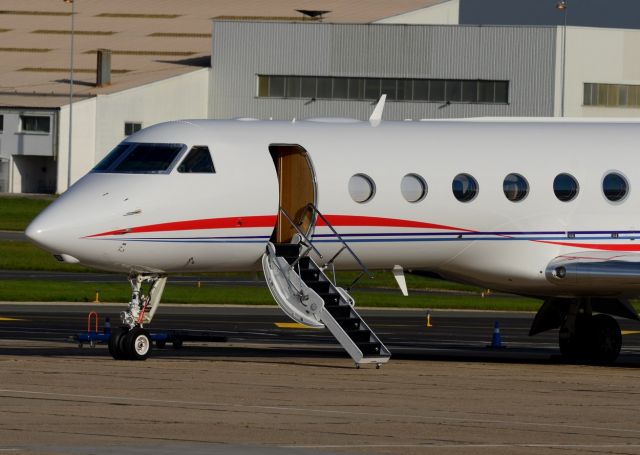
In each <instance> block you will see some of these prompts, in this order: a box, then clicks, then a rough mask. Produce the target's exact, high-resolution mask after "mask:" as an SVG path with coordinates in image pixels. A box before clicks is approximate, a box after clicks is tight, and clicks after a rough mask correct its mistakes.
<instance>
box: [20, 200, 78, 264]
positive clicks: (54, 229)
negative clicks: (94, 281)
mask: <svg viewBox="0 0 640 455" xmlns="http://www.w3.org/2000/svg"><path fill="white" fill-rule="evenodd" d="M54 205H55V203H54V204H52V206H49V207H47V208H46V209H45V210H44V211H43V212H42V213H41V214H40V215H38V216H37V217H36V218H35V219H34V220H33V221H32V222H31V223H30V224H29V226H27V229H26V230H25V232H24V234H25V236H26V237H27V239H29V240H30V241H31V242H33V243H35V244H36V245H37V246H39V247H40V248H42V249H44V250H47V251H49V252H51V253H53V255H54V256H55V257H56V259H58V260H59V261H63V262H72V263H74V262H78V260H77V259H76V258H74V257H73V256H72V255H71V254H69V253H71V250H72V249H73V244H72V243H73V242H71V240H72V238H73V234H72V232H71V231H72V228H71V226H72V224H73V220H72V219H70V218H69V217H68V216H63V215H68V214H64V213H61V211H60V210H57V208H56V207H54ZM63 212H64V211H63Z"/></svg>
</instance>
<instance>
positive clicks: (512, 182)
mask: <svg viewBox="0 0 640 455" xmlns="http://www.w3.org/2000/svg"><path fill="white" fill-rule="evenodd" d="M502 191H504V195H505V197H506V198H507V199H509V200H510V201H511V202H519V201H521V200H523V199H524V198H526V197H527V195H528V194H529V182H527V179H525V178H524V177H523V176H521V175H520V174H509V175H507V176H506V177H505V178H504V181H503V182H502Z"/></svg>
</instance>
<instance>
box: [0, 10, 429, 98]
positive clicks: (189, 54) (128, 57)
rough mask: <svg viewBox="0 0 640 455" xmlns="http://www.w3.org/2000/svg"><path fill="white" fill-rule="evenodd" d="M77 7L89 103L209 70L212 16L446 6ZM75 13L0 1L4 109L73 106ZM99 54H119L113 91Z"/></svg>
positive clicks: (340, 14) (78, 55) (80, 71)
mask: <svg viewBox="0 0 640 455" xmlns="http://www.w3.org/2000/svg"><path fill="white" fill-rule="evenodd" d="M75 1H76V3H75V7H76V17H75V30H76V31H77V32H78V33H77V34H76V35H75V49H76V50H75V53H74V54H75V57H74V58H75V62H74V67H75V68H76V70H77V71H76V75H75V77H74V79H75V81H76V82H77V84H76V85H75V89H74V91H75V92H76V93H77V95H78V96H79V97H83V96H84V97H86V96H93V95H95V94H100V93H110V92H116V91H120V90H124V89H127V88H131V87H135V86H139V85H142V84H146V83H149V82H153V81H156V80H161V79H166V78H168V77H172V76H175V75H178V74H183V73H186V72H190V71H193V70H194V69H195V68H201V67H203V66H208V65H209V55H210V53H211V39H210V35H211V18H213V17H217V16H233V17H244V16H252V17H253V18H254V19H255V18H256V17H265V18H268V17H300V19H302V15H300V14H299V13H297V12H296V10H297V9H314V10H328V11H331V12H330V13H328V14H326V15H325V19H324V20H325V21H326V22H356V23H366V22H371V21H375V20H379V19H381V18H384V17H387V16H391V15H395V14H399V13H402V12H406V11H410V10H415V9H418V8H422V7H425V6H429V5H433V4H436V3H439V2H440V1H441V0H393V1H390V0H350V1H345V0H315V1H314V0H273V1H268V2H266V1H264V0H216V1H215V2H214V1H209V0H179V1H177V0H136V1H135V2H132V1H130V0H109V1H108V2H104V1H96V0H75ZM70 12H71V5H70V4H68V3H64V2H63V1H62V0H60V1H51V0H2V5H0V40H1V42H2V48H0V59H1V61H2V64H1V65H0V107H2V106H26V107H29V106H33V107H57V106H61V105H64V104H66V103H67V98H66V94H67V93H68V90H69V80H68V79H69V48H70V36H69V33H68V32H69V30H70V27H71V17H70ZM236 44H237V43H234V45H236ZM97 48H107V49H112V50H113V51H114V52H113V57H112V63H111V67H112V69H113V70H115V71H114V75H113V77H112V85H111V86H109V87H101V88H96V87H94V83H95V73H94V71H95V67H96V56H95V53H93V51H94V50H95V49H97Z"/></svg>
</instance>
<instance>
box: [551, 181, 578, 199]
mask: <svg viewBox="0 0 640 455" xmlns="http://www.w3.org/2000/svg"><path fill="white" fill-rule="evenodd" d="M579 190H580V187H579V186H578V181H577V180H576V179H575V178H573V176H571V175H569V174H559V175H558V176H557V177H556V178H555V179H554V180H553V192H554V193H555V195H556V197H557V198H558V199H559V200H561V201H562V202H569V201H571V200H573V199H575V198H576V196H577V195H578V191H579Z"/></svg>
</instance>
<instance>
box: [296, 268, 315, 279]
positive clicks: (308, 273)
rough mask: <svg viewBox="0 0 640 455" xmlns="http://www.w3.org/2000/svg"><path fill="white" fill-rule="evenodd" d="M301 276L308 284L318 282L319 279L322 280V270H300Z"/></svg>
mask: <svg viewBox="0 0 640 455" xmlns="http://www.w3.org/2000/svg"><path fill="white" fill-rule="evenodd" d="M300 276H301V277H302V280H303V281H305V282H307V281H318V279H319V278H320V270H318V269H315V270H314V269H308V268H307V269H306V270H305V269H304V268H301V270H300Z"/></svg>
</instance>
